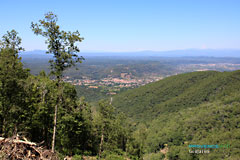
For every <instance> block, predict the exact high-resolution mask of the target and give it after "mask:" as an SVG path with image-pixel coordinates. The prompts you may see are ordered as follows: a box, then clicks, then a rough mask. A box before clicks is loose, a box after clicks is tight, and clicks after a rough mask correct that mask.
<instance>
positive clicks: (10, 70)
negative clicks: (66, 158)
mask: <svg viewBox="0 0 240 160" xmlns="http://www.w3.org/2000/svg"><path fill="white" fill-rule="evenodd" d="M56 21H57V19H56V15H54V14H52V13H48V14H46V16H45V20H42V21H39V22H40V23H42V24H41V25H39V24H32V29H33V31H34V33H36V34H40V35H41V34H42V35H44V36H46V35H47V36H48V37H47V38H48V40H47V41H48V43H49V45H48V48H49V53H53V54H54V56H55V57H54V59H53V60H51V61H50V64H51V69H52V72H51V74H50V75H51V77H52V78H51V79H50V75H47V74H46V73H45V72H44V71H42V72H40V73H39V75H37V76H34V75H31V74H30V70H29V69H25V68H23V64H22V62H21V57H19V55H18V53H19V52H20V51H22V50H23V48H22V47H20V45H21V38H20V37H18V35H17V34H18V33H17V32H16V31H15V30H12V31H11V32H7V34H5V35H4V36H3V37H2V40H1V47H0V134H1V136H3V137H11V136H14V135H17V134H20V135H24V136H25V137H27V138H28V139H29V140H31V141H33V142H37V143H41V144H43V145H44V146H45V147H46V148H48V149H52V151H53V152H55V150H56V151H57V152H58V153H59V156H60V157H61V155H70V156H74V155H75V156H77V157H78V158H80V157H81V156H82V155H93V156H98V158H99V159H100V157H103V158H106V159H114V158H117V159H124V157H131V158H132V159H138V158H141V147H140V142H139V141H137V138H136V137H134V136H133V134H132V129H131V128H132V127H131V125H130V123H129V122H128V121H127V118H126V117H125V116H124V115H123V114H122V113H117V112H116V111H115V109H114V107H113V106H112V105H110V104H109V102H106V101H100V102H99V106H98V110H97V112H94V113H93V112H92V109H91V106H90V105H89V104H88V103H87V102H86V101H85V100H84V98H81V99H78V98H77V92H76V89H75V87H74V86H73V85H71V84H69V83H65V82H63V81H62V79H61V78H62V72H63V71H64V70H65V69H66V68H69V67H72V66H74V63H75V62H78V61H79V62H80V60H81V59H79V58H78V57H77V56H76V58H77V59H75V60H76V61H74V59H73V57H74V56H75V52H76V51H78V49H77V48H76V47H75V45H74V43H75V42H76V41H77V40H80V39H79V34H78V32H74V33H72V34H71V33H70V32H64V31H60V30H58V29H59V26H58V25H56ZM42 25H45V26H44V27H46V28H41V26H42ZM51 27H52V28H51ZM44 29H45V30H44ZM53 30H54V31H53ZM64 36H65V37H64ZM49 38H50V39H49ZM54 38H55V39H54ZM59 38H60V39H59ZM61 38H62V39H61ZM59 40H62V41H63V43H60V41H59ZM68 43H69V44H68ZM66 44H67V46H64V45H66ZM1 154H4V153H1ZM78 155H79V156H78Z"/></svg>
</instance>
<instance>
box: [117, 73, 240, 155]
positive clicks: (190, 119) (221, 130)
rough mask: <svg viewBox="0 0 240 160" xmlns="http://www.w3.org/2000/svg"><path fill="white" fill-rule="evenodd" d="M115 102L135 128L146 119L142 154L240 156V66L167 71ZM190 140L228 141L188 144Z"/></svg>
mask: <svg viewBox="0 0 240 160" xmlns="http://www.w3.org/2000/svg"><path fill="white" fill-rule="evenodd" d="M113 104H114V106H116V108H118V109H119V110H121V111H123V112H125V113H126V114H127V115H128V116H129V117H131V118H132V119H133V120H134V121H136V122H138V124H139V125H138V127H137V131H136V132H139V131H140V130H141V131H142V130H143V129H142V128H144V127H142V126H143V124H145V135H146V136H145V139H144V142H143V146H144V147H143V148H144V153H145V155H151V156H155V157H157V156H158V155H159V157H160V158H159V159H161V158H164V157H165V156H167V158H168V159H239V158H240V156H239V155H240V137H239V135H240V107H239V106H240V71H234V72H215V71H207V72H193V73H186V74H181V75H176V76H172V77H168V78H165V79H163V80H160V81H158V82H155V83H151V84H148V85H145V86H143V87H139V88H136V89H133V90H128V91H126V92H123V93H120V94H119V95H116V96H115V97H114V100H113ZM191 144H192V145H218V146H221V145H228V147H219V148H216V149H213V148H190V147H189V145H191ZM166 145H167V146H168V147H167V148H168V152H167V154H165V155H163V154H162V153H161V152H160V151H161V150H162V149H164V148H165V149H166ZM229 146H231V147H229ZM189 150H190V151H192V152H197V151H199V150H202V151H206V152H210V153H209V154H197V153H189V152H190V151H189ZM148 158H149V156H148ZM150 159H153V158H151V157H150Z"/></svg>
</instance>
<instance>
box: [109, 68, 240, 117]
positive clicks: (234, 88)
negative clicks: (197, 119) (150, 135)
mask: <svg viewBox="0 0 240 160" xmlns="http://www.w3.org/2000/svg"><path fill="white" fill-rule="evenodd" d="M239 90H240V71H234V72H216V71H204V72H192V73H185V74H180V75H176V76H171V77H168V78H165V79H163V80H160V81H158V82H154V83H150V84H148V85H145V86H142V87H139V88H136V89H133V90H128V91H126V92H123V93H121V94H118V95H116V96H115V97H114V100H113V105H114V106H115V107H116V108H118V109H119V110H121V111H123V112H125V113H126V114H128V115H129V116H130V117H132V118H133V119H134V120H137V121H146V120H152V119H154V118H156V117H158V116H159V115H161V114H163V113H166V112H174V111H179V110H181V109H185V108H190V107H196V106H198V105H199V104H201V103H206V102H211V101H215V100H217V99H221V98H223V97H224V96H226V95H228V94H230V93H235V92H239Z"/></svg>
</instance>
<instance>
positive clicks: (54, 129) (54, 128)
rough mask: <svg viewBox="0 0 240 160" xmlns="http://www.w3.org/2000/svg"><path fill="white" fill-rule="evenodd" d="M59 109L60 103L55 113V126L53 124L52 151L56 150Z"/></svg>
mask: <svg viewBox="0 0 240 160" xmlns="http://www.w3.org/2000/svg"><path fill="white" fill-rule="evenodd" d="M57 110H58V104H56V106H55V113H54V126H53V138H52V152H53V153H54V152H55V138H56V128H57Z"/></svg>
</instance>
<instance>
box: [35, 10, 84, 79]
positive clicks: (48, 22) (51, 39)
mask: <svg viewBox="0 0 240 160" xmlns="http://www.w3.org/2000/svg"><path fill="white" fill-rule="evenodd" d="M57 21H58V18H57V16H56V15H55V14H53V13H52V12H49V13H47V14H45V19H43V20H39V24H37V23H35V24H34V23H32V25H31V28H32V30H33V32H34V33H35V34H36V35H41V36H43V37H46V38H47V40H46V44H48V52H47V53H49V54H53V55H54V60H50V61H49V62H50V64H51V69H52V73H53V75H55V76H57V77H61V76H62V74H63V71H64V70H66V69H67V68H70V67H72V66H74V65H75V63H77V62H80V63H81V62H82V60H83V57H78V55H77V54H76V52H80V49H79V48H78V47H77V46H76V44H75V43H76V42H82V40H83V38H81V37H80V33H79V32H78V31H75V32H73V33H72V32H65V31H61V30H60V26H59V25H57Z"/></svg>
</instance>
